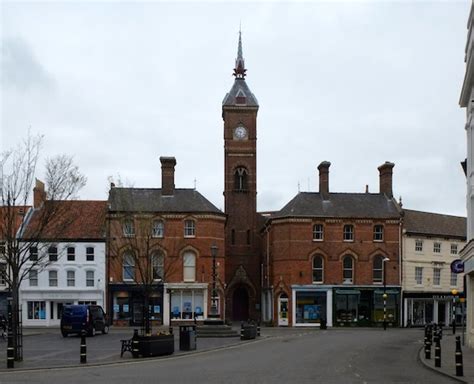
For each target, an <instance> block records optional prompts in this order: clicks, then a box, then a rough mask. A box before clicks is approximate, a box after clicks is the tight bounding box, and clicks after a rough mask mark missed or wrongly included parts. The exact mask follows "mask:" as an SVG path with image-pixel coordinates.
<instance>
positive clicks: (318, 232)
mask: <svg viewBox="0 0 474 384" xmlns="http://www.w3.org/2000/svg"><path fill="white" fill-rule="evenodd" d="M313 241H324V225H323V224H320V223H317V224H314V225H313Z"/></svg>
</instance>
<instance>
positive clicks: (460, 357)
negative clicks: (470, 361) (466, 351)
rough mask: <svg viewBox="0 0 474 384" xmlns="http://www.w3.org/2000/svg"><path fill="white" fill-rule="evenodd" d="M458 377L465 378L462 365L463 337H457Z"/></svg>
mask: <svg viewBox="0 0 474 384" xmlns="http://www.w3.org/2000/svg"><path fill="white" fill-rule="evenodd" d="M455 361H456V376H464V368H463V364H462V350H461V336H456V358H455Z"/></svg>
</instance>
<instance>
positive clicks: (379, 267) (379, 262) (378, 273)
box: [372, 256, 384, 284]
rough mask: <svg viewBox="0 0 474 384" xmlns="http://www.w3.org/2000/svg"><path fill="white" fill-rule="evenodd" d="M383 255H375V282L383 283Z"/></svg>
mask: <svg viewBox="0 0 474 384" xmlns="http://www.w3.org/2000/svg"><path fill="white" fill-rule="evenodd" d="M383 260H384V258H383V256H375V257H374V261H373V268H372V281H373V282H374V284H380V283H383V268H384V261H383Z"/></svg>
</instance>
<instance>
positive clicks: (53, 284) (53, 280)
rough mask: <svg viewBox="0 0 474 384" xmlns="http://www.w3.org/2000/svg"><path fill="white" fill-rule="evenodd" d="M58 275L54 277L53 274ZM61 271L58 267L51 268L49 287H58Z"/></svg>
mask: <svg viewBox="0 0 474 384" xmlns="http://www.w3.org/2000/svg"><path fill="white" fill-rule="evenodd" d="M54 274H55V275H56V277H54V276H53V275H54ZM58 280H59V273H58V271H57V270H56V269H50V270H49V271H48V287H58V283H59V281H58Z"/></svg>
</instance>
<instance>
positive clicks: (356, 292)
mask: <svg viewBox="0 0 474 384" xmlns="http://www.w3.org/2000/svg"><path fill="white" fill-rule="evenodd" d="M336 293H337V294H338V295H360V291H359V290H357V289H337V290H336Z"/></svg>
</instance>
